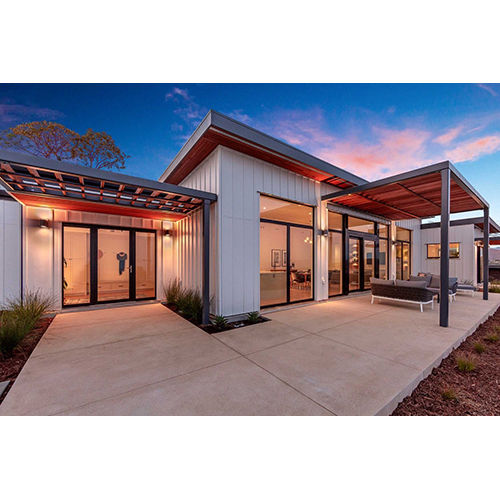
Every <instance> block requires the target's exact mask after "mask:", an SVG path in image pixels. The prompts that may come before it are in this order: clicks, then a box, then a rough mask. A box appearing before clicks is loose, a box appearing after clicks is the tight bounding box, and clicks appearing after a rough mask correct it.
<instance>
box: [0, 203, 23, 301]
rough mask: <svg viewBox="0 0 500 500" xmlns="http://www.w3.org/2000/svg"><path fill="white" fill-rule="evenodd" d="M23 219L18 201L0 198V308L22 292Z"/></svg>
mask: <svg viewBox="0 0 500 500" xmlns="http://www.w3.org/2000/svg"><path fill="white" fill-rule="evenodd" d="M21 220H22V206H21V205H20V204H19V203H17V201H15V200H13V199H12V200H10V199H8V198H6V199H4V200H3V199H2V200H0V309H1V307H2V305H4V304H5V302H6V301H7V300H9V299H10V298H15V297H19V296H20V294H21Z"/></svg>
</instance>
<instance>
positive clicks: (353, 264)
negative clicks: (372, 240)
mask: <svg viewBox="0 0 500 500" xmlns="http://www.w3.org/2000/svg"><path fill="white" fill-rule="evenodd" d="M360 241H361V240H360V239H359V238H349V290H350V291H352V290H359V289H360V288H361V281H360V246H361V245H360Z"/></svg>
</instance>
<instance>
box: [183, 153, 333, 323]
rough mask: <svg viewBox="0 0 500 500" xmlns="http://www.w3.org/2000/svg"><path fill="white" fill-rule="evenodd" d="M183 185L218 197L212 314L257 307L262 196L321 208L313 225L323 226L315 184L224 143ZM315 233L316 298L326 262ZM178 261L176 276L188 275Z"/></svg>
mask: <svg viewBox="0 0 500 500" xmlns="http://www.w3.org/2000/svg"><path fill="white" fill-rule="evenodd" d="M182 185H183V186H187V187H193V188H196V189H202V190H205V191H210V192H212V193H216V194H217V195H218V201H217V202H216V203H215V204H214V205H215V207H214V209H213V217H212V220H215V221H217V225H215V227H214V225H212V227H213V232H212V235H211V236H212V240H215V241H212V249H213V250H214V251H213V252H212V256H213V259H212V260H215V262H213V266H214V270H215V269H218V271H219V272H218V273H211V274H215V277H216V280H215V281H216V282H212V286H213V289H211V294H212V295H213V297H214V307H213V309H212V312H215V313H217V314H223V315H224V316H232V315H238V314H241V313H246V312H250V311H257V310H259V309H260V244H259V236H260V207H259V196H260V194H264V195H269V196H276V197H279V198H283V199H286V200H290V201H294V202H298V203H304V204H307V205H312V206H314V207H322V208H321V209H317V210H316V228H317V227H323V226H324V221H325V218H326V204H321V194H324V193H322V187H321V185H320V183H319V182H317V181H314V180H312V179H308V178H306V177H303V176H301V175H298V174H295V173H293V172H290V171H288V170H285V169H283V168H280V167H277V166H275V165H272V164H270V163H267V162H264V161H262V160H258V159H256V158H253V157H250V156H248V155H245V154H242V153H239V152H236V151H233V150H231V149H228V148H225V147H222V146H219V147H218V148H217V149H216V150H215V151H214V152H213V153H212V154H211V155H210V156H209V157H208V158H207V159H206V160H205V161H204V162H202V163H201V164H200V165H199V166H198V167H197V168H196V169H195V171H193V172H192V173H191V174H190V176H188V177H187V178H186V179H185V180H184V181H183V182H182ZM332 190H333V189H332ZM323 212H324V213H323ZM193 217H194V216H193ZM177 225H178V226H180V225H181V223H177ZM314 234H315V235H316V236H315V238H316V256H315V257H316V258H315V265H316V272H315V276H316V277H317V279H316V280H315V298H316V299H325V298H327V293H328V289H327V283H326V278H325V275H327V273H326V272H325V270H324V269H323V267H325V266H326V262H327V258H326V254H324V252H325V248H327V241H326V240H327V238H322V239H323V240H325V241H321V240H320V237H318V236H317V231H316V230H315V231H314ZM180 244H181V245H182V243H180ZM217 249H218V251H216V250H217ZM181 254H182V250H179V255H181ZM182 260H183V259H182V258H181V259H180V260H179V265H180V267H179V276H182V275H183V273H184V274H186V273H187V271H186V270H184V269H183V268H184V265H183V264H182ZM198 261H199V262H201V260H200V259H198ZM320 275H321V276H320Z"/></svg>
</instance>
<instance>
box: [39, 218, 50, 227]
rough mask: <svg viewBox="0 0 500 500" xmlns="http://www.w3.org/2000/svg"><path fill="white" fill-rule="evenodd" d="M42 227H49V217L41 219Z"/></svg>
mask: <svg viewBox="0 0 500 500" xmlns="http://www.w3.org/2000/svg"><path fill="white" fill-rule="evenodd" d="M40 227H45V228H48V227H49V219H40Z"/></svg>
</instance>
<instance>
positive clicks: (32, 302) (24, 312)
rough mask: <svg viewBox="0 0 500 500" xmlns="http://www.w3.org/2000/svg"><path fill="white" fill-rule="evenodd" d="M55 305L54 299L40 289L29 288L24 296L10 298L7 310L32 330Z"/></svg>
mask: <svg viewBox="0 0 500 500" xmlns="http://www.w3.org/2000/svg"><path fill="white" fill-rule="evenodd" d="M52 306H53V300H52V298H50V297H49V296H48V295H46V294H44V293H42V292H41V291H40V290H35V291H31V290H28V291H26V292H25V293H24V297H22V298H21V297H19V298H16V299H10V300H9V301H8V302H7V311H8V313H9V314H13V315H14V317H15V318H16V320H17V321H19V322H20V323H23V324H25V325H29V326H30V328H29V329H30V330H31V329H32V328H33V327H34V326H35V325H36V323H37V322H38V320H39V319H40V318H41V317H42V316H43V315H44V314H45V313H46V312H47V311H49V310H50V309H51V308H52Z"/></svg>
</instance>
